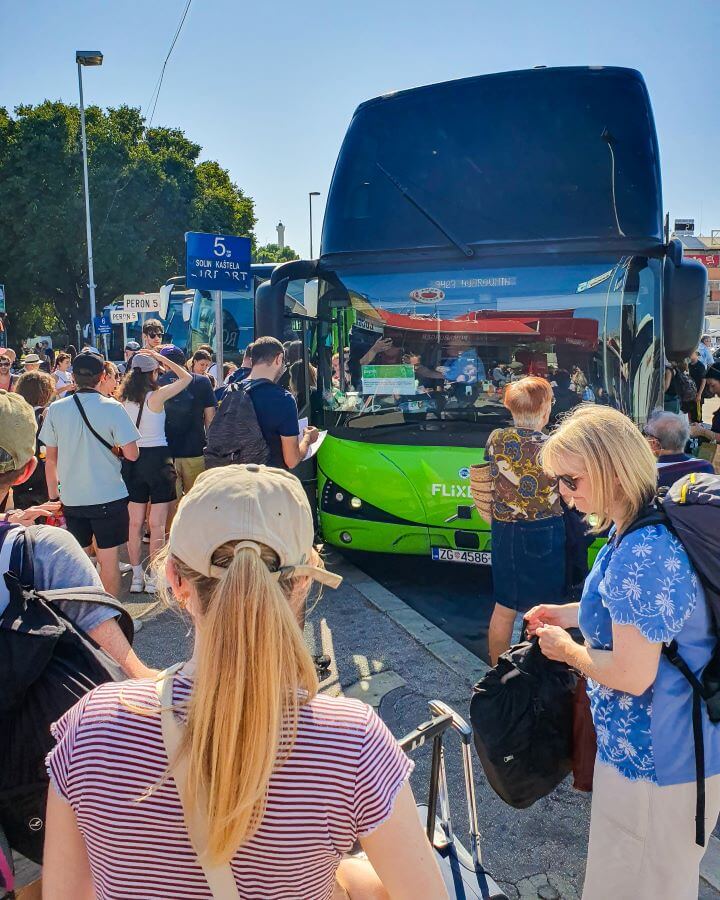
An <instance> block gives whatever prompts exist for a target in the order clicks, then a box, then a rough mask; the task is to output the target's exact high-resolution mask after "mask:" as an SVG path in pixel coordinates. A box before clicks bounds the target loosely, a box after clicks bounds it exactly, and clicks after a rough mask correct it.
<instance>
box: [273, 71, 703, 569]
mask: <svg viewBox="0 0 720 900" xmlns="http://www.w3.org/2000/svg"><path fill="white" fill-rule="evenodd" d="M300 277H304V278H306V279H309V278H317V279H318V297H317V310H316V318H315V330H316V333H315V337H314V345H313V346H314V348H315V361H316V363H317V368H318V378H317V395H318V402H317V407H318V409H317V413H316V417H315V424H317V425H319V426H320V427H322V428H325V429H328V431H329V434H328V436H327V438H326V439H325V441H324V443H323V444H322V447H321V448H320V451H319V453H318V456H317V475H318V508H319V519H320V524H321V528H322V534H323V537H324V539H325V541H327V542H328V543H330V544H333V545H337V546H340V547H343V546H344V547H349V548H352V549H358V550H366V551H382V552H385V553H404V554H417V555H431V556H432V557H433V558H434V559H449V560H456V561H462V562H474V563H489V561H490V552H489V551H490V549H491V548H490V546H489V541H490V532H489V525H488V523H486V522H484V521H483V520H482V519H481V518H480V516H479V515H478V513H477V511H476V509H475V507H474V505H473V502H472V498H471V495H470V482H469V467H470V466H471V465H472V464H474V463H478V462H480V461H482V459H483V455H484V447H485V443H486V441H487V439H488V436H489V434H490V432H491V431H492V430H493V429H495V428H497V427H500V426H503V425H505V424H507V423H508V421H509V416H508V413H507V411H506V410H505V408H504V407H503V404H502V387H503V384H504V383H506V382H507V380H509V379H513V378H518V377H522V376H523V375H526V374H534V375H540V376H546V377H548V378H549V379H550V380H551V381H552V380H553V378H554V373H555V372H556V371H558V370H562V371H563V372H564V371H567V372H569V373H573V374H574V376H575V384H577V385H580V386H582V392H583V396H582V399H584V400H586V401H587V402H596V403H607V404H609V405H612V406H614V407H615V408H617V409H620V410H622V411H623V412H624V413H626V414H627V415H628V416H630V417H632V418H633V419H634V420H635V421H637V422H638V423H642V422H643V421H644V420H645V419H646V418H647V417H648V415H649V413H650V412H651V411H652V409H653V408H654V407H655V406H656V405H658V403H660V402H661V400H662V374H663V367H664V360H665V357H666V356H667V357H668V358H671V359H679V358H682V357H684V356H686V355H687V354H688V353H689V352H690V351H691V350H692V349H694V346H696V343H697V339H698V337H699V334H700V329H701V326H702V307H703V297H704V278H705V276H704V274H703V272H702V271H701V267H699V266H698V265H697V264H696V263H694V262H692V261H689V260H683V259H682V248H681V247H680V245H679V243H678V242H675V241H669V242H668V241H667V237H666V235H665V234H664V229H663V214H662V194H661V180H660V163H659V155H658V146H657V139H656V134H655V126H654V122H653V115H652V110H651V106H650V100H649V96H648V92H647V89H646V86H645V83H644V81H643V79H642V76H641V75H640V74H639V73H638V72H636V71H633V70H629V69H620V68H611V67H573V68H556V69H553V68H541V69H535V70H526V71H518V72H507V73H502V74H493V75H484V76H478V77H475V78H467V79H463V80H460V81H452V82H447V83H443V84H435V85H431V86H427V87H421V88H416V89H412V90H407V91H401V92H398V93H393V94H388V95H386V96H382V97H379V98H376V99H374V100H370V101H368V102H366V103H363V104H361V105H360V106H359V107H358V109H357V110H356V112H355V114H354V116H353V118H352V121H351V123H350V126H349V128H348V132H347V134H346V137H345V139H344V142H343V144H342V147H341V150H340V154H339V157H338V160H337V164H336V167H335V172H334V175H333V179H332V183H331V187H330V191H329V193H328V202H327V207H326V211H325V220H324V224H323V232H322V242H321V253H320V258H319V259H318V260H316V261H306V262H291V263H286V264H285V265H283V266H281V267H279V268H278V269H277V270H276V271H275V272H274V273H273V275H272V277H271V281H270V283H269V285H268V286H267V287H261V288H260V289H259V291H258V297H257V316H256V318H257V326H258V333H269V334H276V333H278V332H279V330H280V328H281V327H282V325H281V320H282V303H281V302H280V299H279V298H280V295H281V293H282V289H283V285H284V284H286V283H287V281H288V279H293V278H300Z"/></svg>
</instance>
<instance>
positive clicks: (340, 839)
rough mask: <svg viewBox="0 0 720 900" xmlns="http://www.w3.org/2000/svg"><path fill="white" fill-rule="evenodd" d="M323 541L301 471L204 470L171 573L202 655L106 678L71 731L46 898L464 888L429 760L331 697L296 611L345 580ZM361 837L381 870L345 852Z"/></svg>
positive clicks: (434, 896)
mask: <svg viewBox="0 0 720 900" xmlns="http://www.w3.org/2000/svg"><path fill="white" fill-rule="evenodd" d="M312 540H313V525H312V515H311V512H310V506H309V503H308V501H307V498H306V496H305V493H304V491H303V489H302V486H301V485H300V482H299V481H298V480H297V479H296V478H295V477H294V476H293V475H291V474H290V473H289V472H286V471H281V470H279V469H271V468H267V467H265V466H227V467H224V468H216V469H211V470H209V471H206V472H204V473H203V474H202V475H200V477H199V478H198V479H197V481H196V483H195V485H194V487H193V488H192V490H191V491H190V492H189V493H188V494H187V495H186V496H185V497H184V498H183V500H182V501H181V503H180V506H179V509H178V513H177V516H176V518H175V520H174V522H173V525H172V529H171V532H170V539H169V544H168V553H167V563H166V567H165V571H166V576H167V580H168V583H169V585H170V587H171V588H172V593H173V595H174V596H175V598H176V599H177V601H178V602H179V603H180V605H181V606H183V607H185V609H186V610H187V611H188V613H189V614H190V616H191V617H192V619H193V622H194V624H195V629H196V630H195V652H194V654H193V656H192V659H191V660H190V661H189V662H187V663H185V664H184V665H182V667H179V668H177V669H175V670H167V672H166V673H164V676H163V677H162V678H161V679H160V680H159V681H158V683H157V684H156V682H154V681H152V680H149V679H146V680H139V681H129V682H125V683H123V684H108V685H103V686H102V687H100V688H98V689H97V690H95V691H92V692H91V693H90V694H88V695H86V696H85V697H84V698H83V700H82V701H80V703H78V704H77V705H76V706H75V707H74V708H73V709H72V710H71V711H70V712H69V713H67V714H66V715H65V716H64V717H63V718H62V719H61V720H60V721H59V722H58V723H57V724H56V726H55V729H54V733H55V736H56V738H57V745H56V747H55V749H54V750H53V751H52V752H51V754H50V755H49V757H48V768H49V772H50V778H51V783H52V785H53V788H54V790H51V791H50V800H49V804H48V815H47V837H46V842H45V848H46V849H45V890H46V896H48V897H52V898H53V900H82V898H90V897H98V898H100V900H109V898H122V900H132V898H137V900H139V898H142V900H169V898H173V900H175V898H201V897H202V898H207V897H223V898H232V897H237V898H243V900H250V898H252V900H290V898H292V900H338V898H347V897H349V898H351V900H361V898H362V900H371V898H372V900H381V898H392V900H415V898H417V897H423V900H440V898H447V893H446V891H445V888H444V886H443V882H442V876H441V875H440V871H439V868H438V866H437V864H436V862H435V858H434V854H433V851H432V848H431V847H430V845H429V843H428V841H427V839H426V837H425V834H424V832H423V829H422V827H421V825H420V820H419V817H418V815H417V811H416V808H415V802H414V799H413V796H412V791H411V789H410V786H409V784H408V777H409V775H410V772H411V770H412V764H411V763H410V761H409V760H408V759H407V758H406V757H405V755H404V754H403V753H402V751H401V750H400V748H399V746H398V745H397V743H396V741H395V740H394V739H393V737H392V735H391V734H390V733H389V731H388V730H387V728H386V727H385V726H384V725H383V723H382V722H381V721H380V719H379V718H378V717H377V716H376V715H375V713H374V712H373V711H372V710H371V709H370V708H369V707H368V706H366V705H365V704H363V703H361V702H359V701H356V700H347V699H344V698H333V697H326V696H321V695H318V693H317V689H318V685H317V677H316V674H315V668H314V665H313V661H312V658H311V656H310V654H309V652H308V650H307V648H306V646H305V643H304V640H303V635H302V631H301V629H300V627H299V625H298V621H299V619H301V618H302V611H303V609H304V604H305V599H306V597H307V594H308V591H309V588H310V585H311V582H312V581H313V580H315V581H319V582H322V583H325V584H327V585H329V586H331V587H336V586H337V585H338V584H339V581H340V579H339V578H338V577H337V576H335V575H333V574H332V573H330V572H327V571H326V570H325V569H324V568H322V566H321V564H320V560H319V558H318V556H317V554H316V552H315V550H314V549H313V546H312ZM173 735H177V746H178V748H179V750H178V751H177V752H176V751H175V750H174V749H173V746H174V744H173V741H174V740H175V738H173ZM168 772H169V777H168ZM178 786H179V787H180V793H178ZM180 794H182V799H181V796H180ZM186 821H188V822H190V823H191V824H192V823H194V827H193V828H192V829H191V832H192V833H189V831H188V828H187V827H186V824H185V822H186ZM358 839H359V841H360V843H361V845H362V847H363V849H364V850H365V851H366V853H367V856H368V858H369V861H367V860H362V861H361V860H356V859H353V860H351V859H347V858H346V857H347V854H348V853H349V852H350V851H351V849H352V847H353V845H354V844H355V842H356V841H357V840H358ZM198 860H199V862H198ZM218 879H220V880H223V879H224V881H223V885H224V887H222V889H220V888H217V882H218ZM210 884H214V885H215V886H214V887H213V888H212V892H211V888H210V886H209V885H210Z"/></svg>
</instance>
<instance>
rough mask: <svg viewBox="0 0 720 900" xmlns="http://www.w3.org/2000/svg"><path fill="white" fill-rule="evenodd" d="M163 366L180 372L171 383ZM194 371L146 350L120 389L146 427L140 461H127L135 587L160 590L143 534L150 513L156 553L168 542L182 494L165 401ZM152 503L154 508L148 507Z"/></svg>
mask: <svg viewBox="0 0 720 900" xmlns="http://www.w3.org/2000/svg"><path fill="white" fill-rule="evenodd" d="M161 370H165V371H167V372H171V373H173V374H174V375H176V376H177V379H176V380H175V381H172V382H171V383H170V384H164V385H159V384H158V374H159V373H160V371H161ZM191 382H192V375H191V374H190V373H189V372H188V371H187V370H186V369H184V368H183V367H182V366H178V365H176V363H174V362H172V360H170V359H167V358H166V357H164V356H161V355H160V354H159V353H157V352H156V351H155V350H140V351H138V353H136V354H135V355H134V356H133V357H132V360H131V362H130V365H129V369H128V374H127V375H126V376H125V379H124V381H123V383H122V387H121V389H120V400H121V402H122V404H123V406H124V407H125V409H126V410H127V413H128V415H129V416H130V418H131V419H132V420H133V422H134V423H135V425H136V426H137V429H138V431H139V432H140V438H139V440H138V442H137V443H138V447H139V448H140V456H139V457H138V459H137V461H136V462H133V463H128V462H124V463H123V478H124V479H125V484H126V486H127V489H128V496H129V501H130V502H129V505H128V509H129V512H130V534H129V538H128V555H129V557H130V563H131V565H132V567H133V577H132V584H131V585H130V592H131V593H133V594H140V593H142V592H143V591H145V592H147V593H155V588H156V584H155V579H154V577H153V576H151V575H149V574H148V575H147V576H146V575H145V574H144V573H143V568H142V534H143V526H144V524H145V518H146V516H147V518H148V521H149V525H150V558H151V559H152V558H153V557H154V556H155V555H156V554H157V553H158V551H159V550H161V549H162V547H163V545H164V543H165V527H166V525H167V519H168V514H169V512H170V504H171V503H172V502H173V501H174V500H175V499H176V497H177V490H176V486H175V469H174V467H173V462H172V457H171V456H170V453H169V452H168V447H167V438H166V437H165V403H166V401H168V400H169V399H170V398H171V397H174V396H175V395H176V394H179V393H180V392H181V391H184V390H185V388H186V387H187V386H188V385H189V384H191ZM148 503H149V504H150V513H149V515H148V514H147V506H148Z"/></svg>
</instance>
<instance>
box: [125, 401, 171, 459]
mask: <svg viewBox="0 0 720 900" xmlns="http://www.w3.org/2000/svg"><path fill="white" fill-rule="evenodd" d="M149 397H150V393H148V394H146V395H145V402H144V403H143V411H142V416H141V417H140V424H139V425H138V431H139V432H140V438H139V440H138V442H137V443H138V447H167V438H166V437H165V407H163V410H162V412H159V413H156V412H153V411H152V410H151V409H150V407H149V406H148V399H149ZM123 406H124V407H125V410H126V411H127V414H128V415H129V416H130V418H131V419H132V421H133V425H135V424H137V420H138V414H139V412H140V407H139V405H138V404H137V403H135V402H133V401H132V400H124V401H123Z"/></svg>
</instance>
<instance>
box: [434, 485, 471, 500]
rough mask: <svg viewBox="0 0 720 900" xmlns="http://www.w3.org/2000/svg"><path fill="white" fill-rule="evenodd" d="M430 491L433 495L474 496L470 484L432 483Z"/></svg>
mask: <svg viewBox="0 0 720 900" xmlns="http://www.w3.org/2000/svg"><path fill="white" fill-rule="evenodd" d="M430 493H431V494H432V496H433V497H467V498H468V499H470V498H471V497H472V495H471V494H470V485H469V484H431V485H430Z"/></svg>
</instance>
